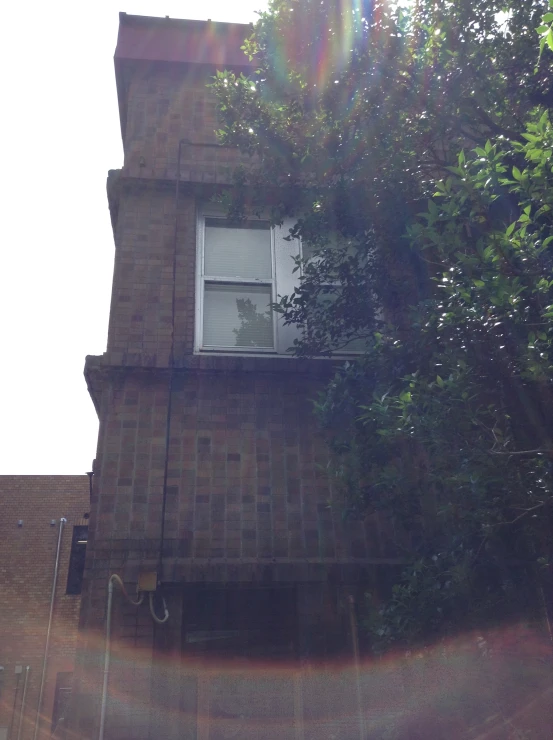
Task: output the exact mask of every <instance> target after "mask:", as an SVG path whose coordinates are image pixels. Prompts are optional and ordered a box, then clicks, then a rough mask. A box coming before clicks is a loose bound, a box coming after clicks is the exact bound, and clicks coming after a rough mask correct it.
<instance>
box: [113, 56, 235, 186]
mask: <svg viewBox="0 0 553 740" xmlns="http://www.w3.org/2000/svg"><path fill="white" fill-rule="evenodd" d="M214 72H215V70H214V69H206V68H205V67H198V65H173V66H170V65H161V64H151V63H142V64H139V65H136V66H135V67H134V68H133V74H132V76H131V77H130V80H129V85H128V88H127V94H126V100H127V101H128V102H127V110H126V128H125V134H124V149H125V160H124V166H123V174H124V175H125V176H128V177H135V178H140V179H141V180H147V179H153V180H174V179H175V177H176V172H177V158H178V148H179V141H181V140H186V142H188V143H187V144H186V145H184V146H183V147H182V152H181V163H180V164H181V167H180V177H181V179H182V180H183V181H191V182H198V183H225V184H226V183H228V182H229V181H230V175H231V172H232V170H233V169H234V167H235V166H236V165H237V164H238V162H239V161H241V156H240V154H239V152H237V151H236V150H235V149H232V148H228V147H217V148H214V147H213V145H214V144H216V143H217V140H216V137H215V131H216V129H218V128H220V126H219V125H218V120H217V109H216V101H215V98H214V96H213V95H212V93H211V92H210V90H209V89H208V88H207V85H208V84H209V83H210V82H211V81H212V78H213V75H214ZM206 145H207V146H206Z"/></svg>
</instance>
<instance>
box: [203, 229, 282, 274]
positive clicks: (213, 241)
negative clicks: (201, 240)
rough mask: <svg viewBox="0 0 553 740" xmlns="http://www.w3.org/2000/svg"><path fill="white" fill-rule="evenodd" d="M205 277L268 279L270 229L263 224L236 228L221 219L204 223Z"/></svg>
mask: <svg viewBox="0 0 553 740" xmlns="http://www.w3.org/2000/svg"><path fill="white" fill-rule="evenodd" d="M204 255H205V256H204V259H205V265H204V273H205V275H213V276H215V275H218V276H219V277H229V278H235V277H238V278H254V279H262V278H268V279H271V278H272V276H273V270H272V259H271V230H270V228H269V224H268V222H267V221H253V222H252V221H248V222H246V223H243V224H240V225H238V226H235V225H232V224H230V223H229V222H228V221H227V220H226V219H222V218H206V220H205V252H204Z"/></svg>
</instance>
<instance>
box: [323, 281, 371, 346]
mask: <svg viewBox="0 0 553 740" xmlns="http://www.w3.org/2000/svg"><path fill="white" fill-rule="evenodd" d="M337 299H338V296H337V295H336V293H325V294H323V293H321V294H319V295H318V296H317V302H318V304H319V306H320V308H321V309H322V311H324V312H325V313H328V312H335V308H334V304H335V303H336V300H337ZM333 319H334V320H333V324H334V326H335V327H336V328H338V327H340V326H341V322H340V316H335V317H333ZM328 339H329V346H330V347H331V348H332V349H334V350H335V351H336V352H338V353H340V352H357V353H359V352H364V351H365V350H366V349H367V340H366V339H361V338H360V339H351V340H350V341H349V342H346V344H342V341H343V340H341V339H340V338H339V337H336V338H335V339H334V341H332V340H331V339H330V337H329V338H328Z"/></svg>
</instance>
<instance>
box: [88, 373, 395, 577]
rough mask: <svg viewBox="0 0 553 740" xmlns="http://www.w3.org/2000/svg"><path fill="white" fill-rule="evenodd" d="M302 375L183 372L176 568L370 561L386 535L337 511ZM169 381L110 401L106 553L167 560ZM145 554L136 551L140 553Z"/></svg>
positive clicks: (141, 384) (100, 538) (103, 469)
mask: <svg viewBox="0 0 553 740" xmlns="http://www.w3.org/2000/svg"><path fill="white" fill-rule="evenodd" d="M315 390H316V386H314V382H313V380H312V378H310V377H309V376H301V375H297V374H295V373H289V374H280V375H276V374H270V373H267V374H265V375H262V374H259V373H201V372H183V373H180V374H179V375H178V377H177V380H176V383H175V391H174V399H173V415H172V417H173V418H172V425H171V439H170V449H169V478H168V491H167V510H166V524H165V537H166V540H167V542H166V545H165V554H166V555H167V556H168V557H169V558H177V559H185V560H186V559H190V558H193V559H198V558H200V559H214V558H218V559H227V560H228V559H240V560H242V561H243V560H244V559H253V560H257V559H259V558H261V559H263V560H269V561H273V559H275V560H283V561H289V560H303V559H304V558H309V559H314V560H317V561H318V562H323V561H327V560H332V561H334V560H343V559H350V558H354V559H357V558H359V559H370V558H378V557H379V556H380V555H382V554H384V555H386V554H387V555H388V556H389V555H390V552H383V547H382V541H381V535H380V532H379V530H378V527H377V526H376V524H372V525H370V524H367V525H365V526H363V525H362V524H360V523H348V525H347V526H346V527H344V524H343V522H342V519H341V516H340V514H336V512H334V510H333V507H332V505H331V504H332V500H331V492H330V489H329V483H328V479H327V475H326V465H327V462H328V452H327V450H326V447H325V444H324V440H322V438H321V437H320V435H319V434H318V432H317V430H316V425H315V421H314V419H313V416H312V414H311V402H310V400H309V399H310V397H311V396H312V395H313V394H314V392H315ZM167 400H168V377H167V376H166V375H162V376H161V377H159V375H158V374H156V373H154V372H152V373H148V374H146V373H144V374H142V375H141V374H140V373H136V372H135V373H127V374H126V375H125V377H124V378H123V379H121V381H120V384H119V385H118V387H117V388H116V389H110V391H109V392H106V393H105V394H104V401H103V406H102V416H103V419H104V423H103V425H102V435H101V439H100V443H99V447H98V455H97V460H96V464H97V479H98V484H99V485H98V496H97V497H95V500H94V506H93V522H94V526H95V528H96V530H97V531H96V535H95V545H94V547H95V548H98V547H107V548H109V547H110V545H109V544H107V543H106V544H105V545H104V542H105V541H107V542H109V541H110V540H133V539H136V540H140V542H141V547H142V548H144V549H148V547H150V548H151V549H152V550H153V551H155V550H156V549H157V546H158V542H157V540H156V538H158V537H159V532H160V517H161V506H162V494H163V473H164V459H165V458H164V453H165V424H166V413H167ZM134 549H137V548H134Z"/></svg>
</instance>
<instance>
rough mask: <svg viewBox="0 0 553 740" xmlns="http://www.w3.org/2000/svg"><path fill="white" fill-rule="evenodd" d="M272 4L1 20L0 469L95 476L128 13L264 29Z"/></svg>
mask: <svg viewBox="0 0 553 740" xmlns="http://www.w3.org/2000/svg"><path fill="white" fill-rule="evenodd" d="M265 6H266V0H204V1H203V2H191V0H182V1H181V2H177V1H176V0H98V1H97V2H96V3H87V2H75V0H72V1H70V0H66V1H62V2H55V0H54V2H48V3H46V2H42V1H41V0H30V1H28V2H25V3H9V4H7V6H6V8H4V10H3V11H2V26H3V29H4V31H3V34H2V37H3V38H2V43H1V44H0V70H1V73H0V80H1V83H2V93H3V95H2V97H3V105H2V111H3V112H2V116H1V117H0V141H1V143H2V149H1V152H2V153H1V157H0V163H1V167H2V171H3V176H2V187H1V190H2V199H1V203H2V233H3V235H4V236H3V238H2V247H1V251H0V259H1V270H0V321H1V335H0V336H1V342H2V345H1V346H2V352H1V360H0V388H1V390H0V392H1V396H0V398H1V402H0V403H1V407H0V408H1V415H0V442H1V444H0V474H1V475H6V474H21V475H23V474H27V475H31V474H33V475H38V474H59V475H62V474H65V475H69V474H78V473H84V472H86V471H87V470H90V469H91V463H92V460H93V459H94V457H95V453H96V437H97V433H98V422H97V417H96V412H95V411H94V407H93V405H92V401H91V400H90V398H89V396H88V392H87V390H86V384H85V381H84V377H83V367H84V359H85V356H86V355H87V354H92V355H94V354H102V353H103V352H104V351H105V348H106V334H107V324H108V312H109V301H110V292H111V279H112V272H113V256H114V246H113V236H112V231H111V224H110V220H109V212H108V207H107V199H106V189H105V181H106V177H107V172H108V170H109V169H115V168H118V167H120V166H121V164H122V146H121V136H120V128H119V118H118V109H117V96H116V91H115V77H114V72H113V52H114V50H115V44H116V40H117V29H118V21H119V19H118V14H119V11H125V12H126V13H129V14H136V15H152V16H165V15H168V16H170V17H171V18H194V19H199V20H207V18H211V19H212V20H214V21H235V22H239V23H248V22H250V21H255V18H256V16H255V12H254V11H256V10H259V9H262V8H264V7H265Z"/></svg>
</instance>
